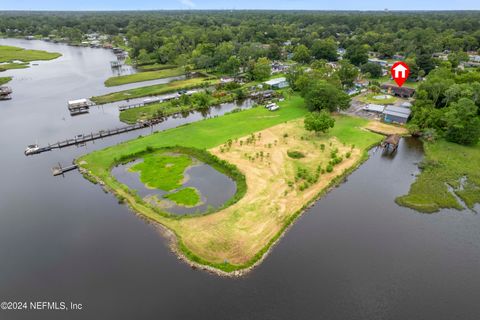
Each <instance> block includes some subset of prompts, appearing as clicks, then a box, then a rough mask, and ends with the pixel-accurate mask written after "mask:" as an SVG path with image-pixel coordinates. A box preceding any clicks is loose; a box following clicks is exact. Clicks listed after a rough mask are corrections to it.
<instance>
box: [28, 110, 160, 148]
mask: <svg viewBox="0 0 480 320" xmlns="http://www.w3.org/2000/svg"><path fill="white" fill-rule="evenodd" d="M160 122H161V119H156V120H152V121H146V122H142V123H136V124H134V125H131V126H126V127H121V128H115V129H109V130H101V131H99V132H96V133H91V134H86V135H83V134H80V135H77V136H76V137H75V138H73V139H67V140H63V141H59V142H56V143H54V144H49V145H48V146H46V147H40V146H38V145H36V144H33V145H29V146H28V147H27V148H26V149H25V155H26V156H30V155H34V154H40V153H43V152H47V151H51V150H53V149H61V148H65V147H69V146H78V145H82V144H84V143H86V142H89V141H94V140H97V139H102V138H106V137H110V136H114V135H117V134H121V133H124V132H129V131H134V130H139V129H144V128H148V127H150V126H153V125H155V124H157V123H160Z"/></svg>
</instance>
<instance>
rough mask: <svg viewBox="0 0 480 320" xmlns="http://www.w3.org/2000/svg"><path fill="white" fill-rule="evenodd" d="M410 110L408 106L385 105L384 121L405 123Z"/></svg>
mask: <svg viewBox="0 0 480 320" xmlns="http://www.w3.org/2000/svg"><path fill="white" fill-rule="evenodd" d="M411 113H412V111H411V110H410V109H409V108H403V107H395V106H387V107H386V108H385V110H384V111H383V114H384V115H385V117H384V120H385V122H396V123H407V120H408V118H409V117H410V114H411Z"/></svg>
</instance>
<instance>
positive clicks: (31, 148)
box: [25, 144, 40, 156]
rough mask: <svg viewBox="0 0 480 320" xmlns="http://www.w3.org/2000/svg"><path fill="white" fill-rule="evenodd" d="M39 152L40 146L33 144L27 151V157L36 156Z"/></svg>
mask: <svg viewBox="0 0 480 320" xmlns="http://www.w3.org/2000/svg"><path fill="white" fill-rule="evenodd" d="M38 150H40V147H39V146H38V144H31V145H29V146H28V147H27V148H26V149H25V155H26V156H28V155H30V154H35V153H37V151H38Z"/></svg>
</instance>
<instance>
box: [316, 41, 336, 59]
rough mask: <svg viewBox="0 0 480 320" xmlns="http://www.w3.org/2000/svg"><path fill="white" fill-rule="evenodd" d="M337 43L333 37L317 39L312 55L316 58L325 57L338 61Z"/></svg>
mask: <svg viewBox="0 0 480 320" xmlns="http://www.w3.org/2000/svg"><path fill="white" fill-rule="evenodd" d="M337 49H338V46H337V43H336V42H335V40H333V39H325V40H320V39H317V40H315V41H314V42H313V45H312V49H311V51H312V55H313V57H314V58H315V59H325V60H327V61H336V60H337V58H338V56H337Z"/></svg>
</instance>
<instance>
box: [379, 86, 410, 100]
mask: <svg viewBox="0 0 480 320" xmlns="http://www.w3.org/2000/svg"><path fill="white" fill-rule="evenodd" d="M381 88H382V89H383V90H385V91H386V92H387V93H388V94H392V95H395V96H397V97H401V98H411V97H413V95H414V94H415V89H414V88H408V87H398V86H395V85H393V84H382V86H381Z"/></svg>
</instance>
